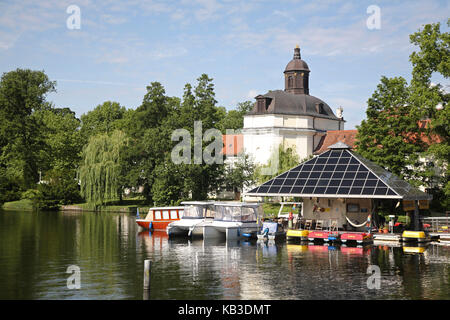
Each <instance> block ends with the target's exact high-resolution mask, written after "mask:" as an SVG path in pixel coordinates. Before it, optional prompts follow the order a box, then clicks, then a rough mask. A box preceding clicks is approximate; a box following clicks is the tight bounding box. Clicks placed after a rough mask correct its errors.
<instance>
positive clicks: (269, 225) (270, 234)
mask: <svg viewBox="0 0 450 320" xmlns="http://www.w3.org/2000/svg"><path fill="white" fill-rule="evenodd" d="M284 238H286V231H284V229H283V227H281V225H279V224H278V223H277V222H264V223H263V226H262V228H261V231H260V232H259V233H258V240H279V239H284Z"/></svg>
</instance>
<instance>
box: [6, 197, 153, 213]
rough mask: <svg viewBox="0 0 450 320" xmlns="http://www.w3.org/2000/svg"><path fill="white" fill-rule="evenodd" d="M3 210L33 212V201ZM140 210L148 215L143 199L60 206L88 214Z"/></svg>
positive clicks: (19, 201)
mask: <svg viewBox="0 0 450 320" xmlns="http://www.w3.org/2000/svg"><path fill="white" fill-rule="evenodd" d="M1 208H2V209H3V210H10V211H33V210H34V207H33V201H31V200H29V199H21V200H17V201H10V202H5V203H4V204H3V206H1ZM137 208H139V213H144V212H145V213H147V212H148V209H149V208H150V205H147V204H144V203H143V200H142V199H127V200H124V201H123V203H121V204H117V203H116V202H112V203H111V204H107V205H103V206H95V205H91V204H88V203H77V204H71V205H61V206H59V210H60V211H83V212H84V211H86V212H126V213H136V212H137Z"/></svg>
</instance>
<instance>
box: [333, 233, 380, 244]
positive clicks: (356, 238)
mask: <svg viewBox="0 0 450 320" xmlns="http://www.w3.org/2000/svg"><path fill="white" fill-rule="evenodd" d="M341 241H342V243H346V242H356V243H358V244H361V243H370V242H373V236H372V234H371V233H366V232H348V231H346V232H344V233H341Z"/></svg>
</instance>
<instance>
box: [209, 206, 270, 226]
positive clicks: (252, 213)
mask: <svg viewBox="0 0 450 320" xmlns="http://www.w3.org/2000/svg"><path fill="white" fill-rule="evenodd" d="M258 215H262V206H261V205H259V204H255V203H216V204H215V215H214V220H216V221H233V222H254V221H257V218H258Z"/></svg>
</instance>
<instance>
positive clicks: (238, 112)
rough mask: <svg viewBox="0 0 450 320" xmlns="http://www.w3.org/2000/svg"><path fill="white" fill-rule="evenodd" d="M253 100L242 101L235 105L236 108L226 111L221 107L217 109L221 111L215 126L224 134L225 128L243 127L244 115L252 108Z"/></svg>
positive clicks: (235, 128)
mask: <svg viewBox="0 0 450 320" xmlns="http://www.w3.org/2000/svg"><path fill="white" fill-rule="evenodd" d="M252 107H253V102H251V101H244V102H240V103H238V105H237V108H236V109H232V110H229V111H228V112H227V111H226V110H225V108H223V110H219V111H221V112H222V114H221V115H220V118H221V120H220V121H219V123H218V124H217V128H218V129H219V130H220V131H222V133H223V134H226V130H227V129H231V130H239V129H242V128H243V127H244V116H245V115H246V114H247V113H248V112H249V111H250V110H251V109H252Z"/></svg>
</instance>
